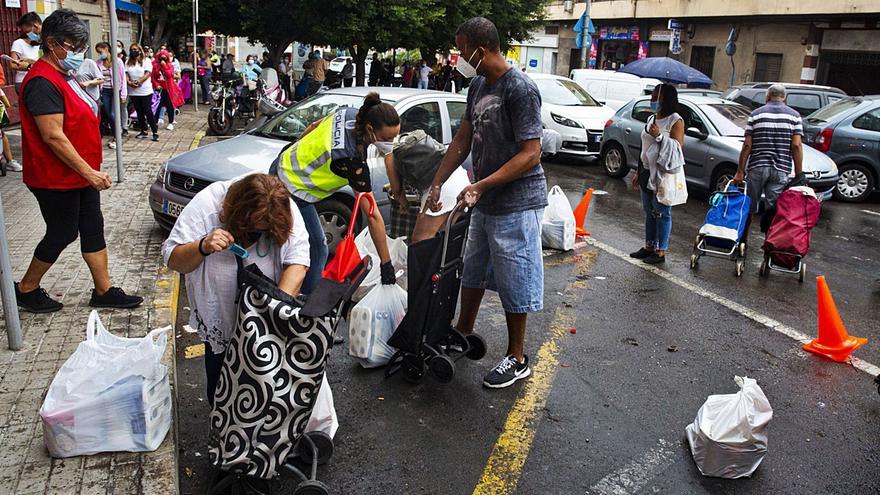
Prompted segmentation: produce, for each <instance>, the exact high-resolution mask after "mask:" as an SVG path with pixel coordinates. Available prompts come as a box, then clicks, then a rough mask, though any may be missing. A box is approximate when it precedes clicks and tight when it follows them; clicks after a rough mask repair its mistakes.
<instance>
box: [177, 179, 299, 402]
mask: <svg viewBox="0 0 880 495" xmlns="http://www.w3.org/2000/svg"><path fill="white" fill-rule="evenodd" d="M233 243H234V244H237V245H239V246H241V247H242V248H244V249H246V250H247V252H248V256H247V258H245V259H244V260H243V261H244V264H245V265H250V264H256V265H257V266H258V267H259V269H260V271H262V272H263V274H264V275H266V276H267V277H270V278H272V279H273V280H275V281H276V283H277V284H278V288H280V289H281V290H283V291H284V292H286V293H288V294H290V295H292V296H296V295H298V294H299V290H300V286H301V285H302V282H303V279H304V278H305V275H306V272H307V271H308V268H309V235H308V232H306V228H305V224H304V223H303V220H302V216H300V213H299V209H298V208H297V207H296V205H295V204H294V203H293V201H291V199H290V194H289V193H288V192H287V188H286V187H285V186H284V184H282V183H281V181H280V180H279V179H278V178H277V177H275V176H271V175H267V174H251V175H245V176H243V177H240V178H237V179H233V180H231V181H224V182H215V183H213V184H211V185H210V186H208V187H206V188H205V189H204V190H202V191H200V192H199V193H198V194H196V196H195V197H194V198H193V199H192V201H190V203H189V204H188V205H187V206H186V208H184V209H183V211H182V212H181V214H180V217H179V218H178V219H177V223H176V224H175V225H174V229H173V230H172V231H171V235H170V236H169V237H168V240H166V241H165V244H164V246H163V247H162V255H163V256H164V258H165V264H166V265H167V266H168V267H169V268H171V269H172V270H175V271H178V272H180V273H185V274H186V293H187V297H188V299H189V305H190V307H191V308H192V312H191V314H190V325H191V326H192V327H193V328H195V329H196V330H197V331H198V333H199V337H200V338H201V339H202V341H203V342H204V343H205V371H206V374H207V395H208V400H209V402H210V403H211V404H213V402H214V389H215V388H216V386H217V379H218V377H219V375H220V370H221V368H222V366H223V354H224V352H225V350H226V347H227V345H228V344H229V339H230V336H231V334H232V332H233V330H234V329H235V321H236V313H235V311H236V293H237V291H238V278H237V275H238V263H237V261H236V259H235V256H236V255H235V254H233V253H232V252H231V251H230V250H229V249H228V248H229V247H230V246H231V245H232V244H233Z"/></svg>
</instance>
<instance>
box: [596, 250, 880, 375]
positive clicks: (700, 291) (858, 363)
mask: <svg viewBox="0 0 880 495" xmlns="http://www.w3.org/2000/svg"><path fill="white" fill-rule="evenodd" d="M587 243H588V244H590V245H592V246H595V247H597V248H599V249H601V250H602V251H605V252H606V253H608V254H611V255H614V256H616V257H617V258H620V259H622V260H623V261H626V262H627V263H629V264H631V265H633V266H636V267H639V268H641V269H642V270H646V271H649V272H651V273H653V274H654V275H658V276H660V277H663V278H665V279H666V280H669V281H670V282H672V283H674V284H676V285H678V286H680V287H682V288H685V289H687V290H689V291H691V292H693V293H695V294H697V295H699V296H702V297H705V298H706V299H709V300H710V301H712V302H715V303H718V304H720V305H722V306H724V307H726V308H728V309H731V310H733V311H736V312H737V313H739V314H741V315H743V316H745V317H746V318H749V319H750V320H753V321H755V322H757V323H760V324H761V325H764V326H765V327H767V328H769V329H771V330H774V331H777V332H779V333H781V334H783V335H785V336H787V337H789V338H791V339H793V340H795V341H797V342H799V343H801V344H806V343H808V342H810V341H811V340H813V338H812V337H810V336H808V335H806V334H804V333H801V332H799V331H798V330H795V329H794V328H792V327H790V326H788V325H785V324H783V323H782V322H780V321H777V320H774V319H773V318H770V317H769V316H766V315H764V314H761V313H759V312H757V311H755V310H753V309H750V308H747V307H745V306H743V305H742V304H739V303H738V302H735V301H732V300H730V299H727V298H726V297H723V296H719V295H718V294H715V293H714V292H711V291H709V290H706V289H704V288H702V287H698V286H696V285H694V284H692V283H690V282H687V281H685V280H682V279H681V278H679V277H676V276H675V275H673V274H671V273H669V272H667V271H664V270H661V269H659V268H657V267H655V266H653V265H646V264H645V263H642V262H641V261H640V260H636V259H633V258H630V257H629V255H628V254H626V253H624V252H623V251H621V250H619V249H617V248H615V247H612V246H609V245H608V244H605V243H603V242H601V241H597V240H596V239H595V238H593V237H589V238H587ZM850 363H851V364H852V365H853V366H854V367H855V368H856V369H859V370H861V371H864V372H865V373H867V374H869V375H873V376H876V375H878V374H880V367H878V366H876V365H874V364H871V363H869V362H867V361H865V360H863V359H859V358H857V357H851V358H850Z"/></svg>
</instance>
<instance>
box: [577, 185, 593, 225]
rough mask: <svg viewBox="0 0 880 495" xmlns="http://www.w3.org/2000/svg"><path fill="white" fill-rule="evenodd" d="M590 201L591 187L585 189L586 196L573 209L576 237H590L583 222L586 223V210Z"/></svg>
mask: <svg viewBox="0 0 880 495" xmlns="http://www.w3.org/2000/svg"><path fill="white" fill-rule="evenodd" d="M592 200H593V188H592V187H591V188H589V189H587V194H584V197H583V198H582V199H581V202H580V203H578V205H577V208H575V209H574V224H575V225H576V226H577V230H576V232H577V235H590V233H589V232H587V229H585V228H584V222H586V221H587V210H589V209H590V201H592Z"/></svg>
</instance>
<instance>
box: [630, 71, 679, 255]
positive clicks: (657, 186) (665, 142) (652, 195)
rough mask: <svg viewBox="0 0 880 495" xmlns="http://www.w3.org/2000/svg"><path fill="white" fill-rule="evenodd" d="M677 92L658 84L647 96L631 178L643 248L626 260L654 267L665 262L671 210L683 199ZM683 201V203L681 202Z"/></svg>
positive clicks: (666, 85)
mask: <svg viewBox="0 0 880 495" xmlns="http://www.w3.org/2000/svg"><path fill="white" fill-rule="evenodd" d="M677 108H678V91H676V89H675V86H672V85H671V84H661V85H659V86H656V87H655V88H654V92H653V93H652V94H651V111H652V112H653V114H651V115H650V116H649V117H648V120H647V123H646V124H645V128H644V129H643V130H642V152H641V156H640V158H641V160H640V161H639V168H638V172H637V174H636V176H635V177H634V178H633V186H635V183H636V182H637V183H638V185H639V188H640V189H641V195H642V208H644V210H645V246H644V247H643V248H641V249H639V250H638V251H636V252H634V253H631V254H630V257H632V258H635V259H640V260H642V261H643V262H644V263H648V264H651V265H657V264H660V263H664V262H666V251H667V249H669V235H670V233H671V232H672V206H673V205H675V204H681V203H683V202H684V200H686V199H687V188H686V186H685V185H684V155H683V153H682V146H683V145H684V120H682V118H681V116H680V115H679V114H678V113H677V112H676V109H677ZM682 197H683V198H684V200H683V199H682Z"/></svg>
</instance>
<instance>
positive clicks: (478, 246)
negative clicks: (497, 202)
mask: <svg viewBox="0 0 880 495" xmlns="http://www.w3.org/2000/svg"><path fill="white" fill-rule="evenodd" d="M543 216H544V209H543V208H538V209H535V210H526V211H518V212H514V213H506V214H503V215H485V214H483V213H482V212H480V210H479V209H475V210H474V212H473V214H472V216H471V226H470V229H469V230H468V238H467V247H466V250H465V253H464V273H463V274H462V278H461V285H462V286H463V287H466V288H470V289H488V290H493V291H497V292H498V297H500V298H501V306H502V307H503V308H504V311H505V312H507V313H533V312H536V311H541V310H542V309H543V308H544V257H543V253H542V251H541V219H542V217H543Z"/></svg>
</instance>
